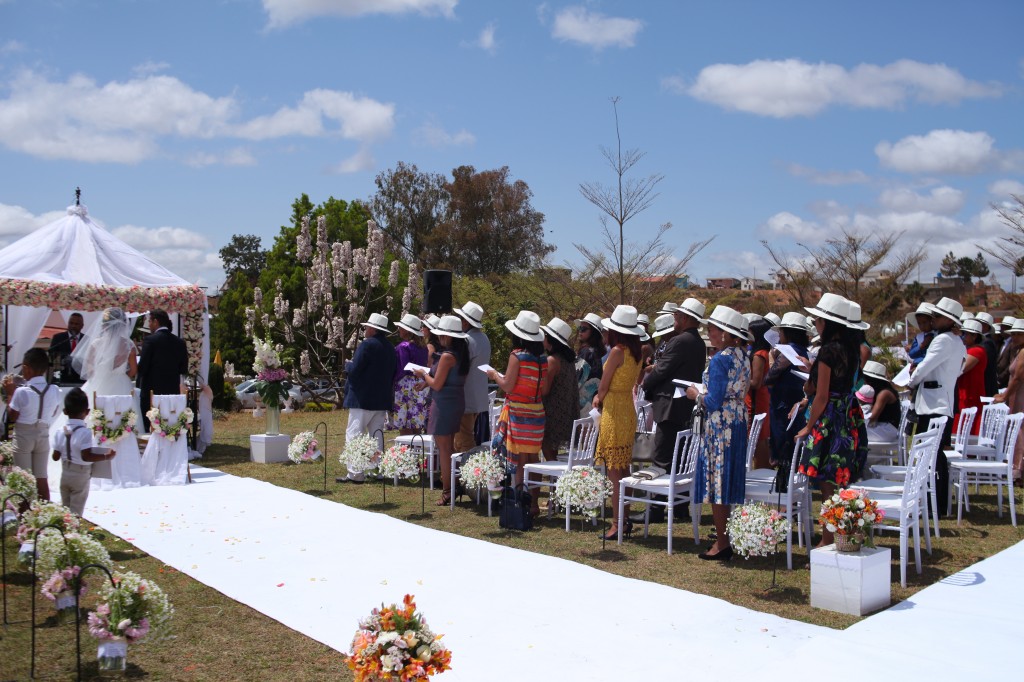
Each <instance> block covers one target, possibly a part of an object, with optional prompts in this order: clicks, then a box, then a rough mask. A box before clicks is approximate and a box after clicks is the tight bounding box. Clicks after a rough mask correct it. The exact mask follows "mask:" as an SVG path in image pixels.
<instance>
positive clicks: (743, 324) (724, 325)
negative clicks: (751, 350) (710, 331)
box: [708, 305, 753, 341]
mask: <svg viewBox="0 0 1024 682" xmlns="http://www.w3.org/2000/svg"><path fill="white" fill-rule="evenodd" d="M708 324H713V325H715V326H716V327H718V328H719V329H721V330H722V331H724V332H729V333H730V334H732V335H733V336H736V337H738V338H741V339H746V340H747V341H752V340H753V339H752V337H751V336H750V332H749V331H748V329H747V318H745V317H743V315H741V314H739V313H738V312H736V311H735V310H733V309H732V308H730V307H729V306H726V305H719V306H715V309H714V310H712V311H711V316H710V317H708Z"/></svg>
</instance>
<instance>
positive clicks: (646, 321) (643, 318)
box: [636, 313, 651, 327]
mask: <svg viewBox="0 0 1024 682" xmlns="http://www.w3.org/2000/svg"><path fill="white" fill-rule="evenodd" d="M636 323H637V324H639V325H644V326H647V327H650V326H651V318H650V317H648V315H647V314H646V313H640V314H639V315H637V316H636Z"/></svg>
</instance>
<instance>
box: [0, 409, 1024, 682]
mask: <svg viewBox="0 0 1024 682" xmlns="http://www.w3.org/2000/svg"><path fill="white" fill-rule="evenodd" d="M321 421H324V422H326V424H327V432H328V439H327V445H326V451H327V465H328V467H327V468H328V472H327V473H328V478H327V481H328V483H327V492H326V493H325V492H324V489H323V488H324V477H323V472H324V469H323V465H322V463H315V464H306V465H301V466H299V465H294V464H291V463H286V464H255V463H252V462H250V461H249V434H250V433H252V432H254V431H260V430H262V424H263V422H262V421H261V420H259V419H253V417H252V416H251V415H250V414H248V413H242V414H234V415H229V416H228V417H227V418H226V419H224V420H218V421H217V422H215V430H216V436H215V444H214V445H212V446H211V447H210V448H209V449H208V450H207V453H206V456H205V457H204V459H203V460H202V464H203V465H204V466H208V467H213V468H217V469H220V470H222V471H225V472H227V473H230V474H233V475H236V476H246V477H250V478H256V479H259V480H263V481H267V482H270V483H273V484H275V485H279V486H282V487H286V488H291V489H293V490H298V491H302V492H305V493H307V494H312V495H317V496H318V497H322V498H324V499H329V500H334V501H337V502H341V503H344V504H347V505H349V506H352V507H356V508H360V509H366V510H368V511H374V512H380V513H385V514H388V515H390V516H393V517H395V518H399V519H403V520H406V521H408V522H410V523H416V524H419V525H422V526H425V527H428V528H435V529H438V530H443V531H447V532H451V533H457V534H460V535H464V536H467V537H473V538H477V539H479V540H482V541H485V542H494V543H498V544H502V545H507V546H510V547H515V548H519V549H523V550H527V551H532V552H540V553H542V554H548V555H551V556H557V557H562V558H564V559H568V560H571V561H576V562H579V563H582V564H586V565H589V566H593V567H595V568H598V569H600V570H604V571H608V572H610V573H615V574H618V575H623V576H626V577H631V578H637V579H641V580H649V581H654V582H658V583H662V584H664V585H669V586H672V587H678V588H680V589H685V590H689V591H692V592H698V593H702V594H707V595H709V596H712V597H717V598H720V599H724V600H726V601H728V602H731V603H733V604H738V605H741V606H745V607H748V608H751V609H756V610H758V611H764V612H768V613H774V614H777V615H779V616H783V617H786V618H792V619H795V620H801V621H805V622H809V623H815V624H818V625H824V626H828V627H833V628H845V627H847V626H849V625H850V624H852V623H854V622H856V621H857V620H858V619H857V618H854V617H851V616H845V615H842V614H836V613H832V612H828V611H821V610H818V609H812V608H811V607H810V606H809V600H810V596H809V586H810V574H809V572H808V558H807V550H806V548H804V549H797V548H794V570H793V571H787V570H785V554H784V553H783V554H782V555H780V556H779V557H778V572H777V585H778V587H777V588H776V589H768V588H769V586H770V585H771V580H772V559H767V558H759V559H751V560H749V561H744V560H742V559H734V560H733V561H732V562H731V563H730V564H727V565H720V564H717V563H711V562H703V561H700V560H698V559H697V553H698V552H699V551H700V550H701V549H702V547H698V546H696V545H694V543H693V539H692V537H691V536H690V526H689V524H684V523H680V524H678V525H677V527H676V532H675V541H674V550H675V554H673V555H672V556H668V555H667V554H666V552H665V540H666V538H665V524H656V525H652V527H651V534H650V537H649V538H648V539H646V540H645V539H643V538H642V537H637V535H638V534H640V535H642V533H638V532H635V533H634V539H633V540H631V541H628V542H625V543H624V544H623V545H621V546H619V545H616V544H615V543H613V542H609V543H607V545H606V546H604V547H602V543H601V540H600V538H599V537H598V533H597V529H595V528H593V527H592V526H590V525H589V524H587V525H586V526H584V527H583V529H582V530H581V521H580V519H579V517H574V518H573V526H572V532H571V533H566V532H565V531H564V519H563V517H559V516H557V515H556V516H555V517H554V518H553V519H550V520H549V519H547V518H546V517H542V518H541V519H540V521H539V523H538V524H537V527H536V528H534V530H532V531H529V532H526V533H508V532H506V531H503V530H501V529H500V528H499V527H498V521H497V518H496V517H488V516H487V512H486V505H485V504H484V505H480V506H477V505H476V504H475V502H473V501H471V500H470V499H469V498H463V500H462V501H461V502H459V503H458V504H457V505H456V509H455V510H454V511H450V510H449V508H448V507H437V506H435V504H434V503H435V502H436V501H437V499H438V497H439V496H440V491H439V490H435V491H433V492H431V491H427V495H426V505H425V513H424V512H421V490H420V488H419V487H415V486H412V485H409V484H407V483H402V484H401V485H399V486H398V487H392V486H391V484H390V482H389V483H388V484H387V488H386V491H385V490H384V489H383V487H382V486H381V485H380V484H363V485H354V484H338V483H335V481H334V478H335V477H336V476H340V475H343V474H344V467H343V466H342V465H341V464H339V463H338V458H337V456H338V454H339V453H340V451H341V448H342V446H343V443H344V430H345V413H344V412H330V413H323V414H313V413H293V414H285V415H282V417H281V422H282V423H281V426H282V431H283V432H285V433H288V434H291V435H294V434H295V433H298V432H299V431H301V430H305V429H312V428H314V426H315V425H317V424H318V423H319V422H321ZM322 428H323V427H321V429H322ZM385 492H386V502H385V501H384V494H385ZM971 503H972V505H971V513H970V514H969V515H968V516H967V517H966V518H965V519H964V522H963V525H962V526H959V527H958V526H957V525H956V521H955V519H954V520H952V521H947V520H943V522H942V537H941V538H940V539H938V540H934V539H933V553H932V555H931V556H928V555H927V554H924V557H923V564H924V573H923V574H922V575H920V576H919V575H917V573H916V572H915V570H914V568H913V563H912V561H911V564H910V566H909V569H908V585H907V588H906V589H903V588H901V587H900V585H899V559H898V549H897V545H896V539H895V537H894V536H891V535H889V536H885V537H883V538H882V539H881V541H880V544H881V545H882V546H885V547H890V548H892V549H893V563H892V577H893V581H894V582H893V599H894V600H896V601H899V600H903V599H906V598H908V597H910V596H911V595H913V594H914V593H915V592H917V591H918V590H920V589H922V588H924V587H927V586H928V585H931V584H933V583H935V582H937V581H939V580H941V579H942V578H944V577H945V576H948V575H950V574H953V573H956V572H957V571H959V570H961V569H963V568H966V567H967V566H970V565H971V564H974V563H976V562H977V561H979V560H981V559H983V558H985V557H988V556H991V555H992V554H995V553H996V552H998V551H1000V550H1001V549H1004V548H1006V547H1008V546H1010V545H1012V544H1014V543H1016V542H1018V541H1019V540H1021V539H1022V537H1024V528H1022V529H1020V530H1018V529H1015V528H1013V527H1012V526H1011V525H1010V522H1009V518H1008V515H1007V514H1005V512H1004V517H1003V518H1002V519H999V518H997V517H996V514H995V495H994V492H993V491H992V490H987V489H985V488H983V489H982V492H981V494H980V495H972V497H971ZM542 504H543V500H542ZM1020 505H1021V494H1020V491H1018V506H1020ZM710 524H711V520H710V510H709V509H705V516H704V518H703V519H702V522H701V532H702V534H706V533H707V532H708V531H709V530H710V527H711V526H710ZM100 532H101V533H102V531H100ZM103 535H104V536H105V540H104V541H105V542H106V544H107V546H108V548H109V549H110V550H111V551H112V554H113V556H114V558H115V561H116V562H117V563H118V564H119V565H121V566H124V567H125V568H127V569H129V570H133V571H136V572H138V573H140V574H142V575H143V576H146V577H148V578H152V579H155V580H157V581H158V582H159V583H160V584H161V586H162V587H163V588H164V589H165V591H167V592H168V594H169V595H170V597H171V600H172V601H173V602H174V605H175V609H176V616H175V625H174V639H173V640H171V641H168V642H164V643H161V644H151V645H147V644H145V643H143V644H141V645H138V646H133V647H132V648H131V650H130V652H129V668H130V669H129V677H133V678H143V677H145V678H147V679H151V680H288V681H290V682H291V681H296V682H297V681H302V680H328V679H330V680H336V679H341V680H346V679H351V676H350V675H349V673H348V671H347V669H345V668H344V664H343V661H342V657H341V654H339V653H338V652H336V651H333V650H331V649H330V648H328V647H326V646H324V645H322V644H320V643H318V642H315V641H313V640H311V639H309V638H307V637H304V636H302V635H299V634H297V633H295V632H294V631H292V630H290V629H289V628H286V627H285V626H283V625H281V624H280V623H278V622H276V621H274V620H272V619H270V618H267V617H265V616H262V615H261V614H259V613H257V612H255V611H253V610H252V609H250V608H248V607H246V606H244V605H241V604H239V603H237V602H235V601H233V600H231V599H228V598H227V597H225V596H224V595H222V594H220V593H219V592H217V591H215V590H213V589H212V588H209V587H207V586H205V585H203V584H201V583H199V582H197V581H195V580H192V579H191V578H188V577H187V576H185V575H183V574H181V573H179V572H177V571H175V570H174V569H172V568H170V567H167V566H164V565H163V564H162V563H161V562H160V561H159V560H157V559H155V558H153V557H151V556H148V555H146V554H144V553H143V552H140V551H139V550H137V549H136V548H134V547H132V546H131V545H130V544H129V543H126V542H124V541H122V540H120V539H118V538H116V537H113V536H111V535H109V534H106V533H103ZM13 545H14V543H13V542H11V543H9V544H8V552H7V559H8V572H7V574H6V575H5V576H4V589H5V590H6V591H7V594H8V599H9V614H10V619H11V620H12V621H14V623H15V624H13V625H10V626H8V627H6V628H4V629H3V630H2V631H0V680H6V679H27V677H28V664H29V641H30V630H29V628H28V625H27V620H28V616H29V609H28V604H29V599H30V596H31V593H30V590H29V587H28V579H29V576H28V574H27V573H25V572H24V571H18V570H16V569H15V568H14V567H13V560H14V556H15V553H16V551H17V548H16V547H15V546H13ZM372 606H373V605H372V604H367V610H369V608H370V607H372ZM37 612H38V614H39V618H40V620H41V621H42V622H43V624H42V627H40V628H38V629H37V639H38V651H39V657H38V659H37V671H36V674H37V677H40V678H43V679H53V680H70V679H73V678H74V663H75V661H74V655H75V648H74V630H73V628H72V627H70V626H60V627H58V626H56V624H55V622H54V621H53V619H52V618H50V614H52V607H51V605H50V603H49V602H47V601H45V600H43V599H41V598H40V599H38V600H37ZM339 627H342V628H349V627H351V628H352V630H353V631H354V630H355V627H356V624H355V623H349V624H345V623H339ZM82 650H83V662H86V663H87V664H88V665H87V666H86V669H85V670H86V673H87V674H86V679H90V676H91V675H92V674H94V673H95V662H94V661H95V641H94V640H92V638H90V637H89V636H88V634H87V632H86V631H85V630H84V629H83V637H82ZM456 654H457V652H456Z"/></svg>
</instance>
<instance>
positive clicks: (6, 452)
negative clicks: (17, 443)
mask: <svg viewBox="0 0 1024 682" xmlns="http://www.w3.org/2000/svg"><path fill="white" fill-rule="evenodd" d="M12 466H14V441H13V440H3V441H0V473H4V472H6V471H7V470H8V469H10V468H11V467H12Z"/></svg>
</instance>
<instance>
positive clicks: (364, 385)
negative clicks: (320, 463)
mask: <svg viewBox="0 0 1024 682" xmlns="http://www.w3.org/2000/svg"><path fill="white" fill-rule="evenodd" d="M388 331H389V330H388V318H387V317H385V316H384V315H381V314H379V313H372V314H371V315H370V320H369V321H368V322H364V323H363V341H362V343H360V344H359V347H358V348H356V354H355V357H353V358H352V361H351V362H350V363H349V367H348V377H347V380H346V382H345V402H344V404H343V406H344V407H345V408H346V409H348V427H347V428H346V429H345V438H346V439H352V438H355V437H356V436H358V435H360V434H363V433H366V434H370V435H372V434H373V433H374V432H375V431H376V430H377V429H383V428H384V422H385V419H386V418H387V414H388V412H389V411H390V410H391V409H392V406H393V404H394V400H395V396H394V379H395V370H396V366H397V365H398V355H397V354H396V353H395V347H394V346H393V345H391V342H390V341H389V340H388V338H387V336H386V335H387V334H388ZM363 478H364V475H363V474H362V473H358V474H352V473H350V474H348V475H347V476H346V477H345V478H344V479H338V480H339V481H340V480H348V481H353V482H356V483H361V482H362V481H363Z"/></svg>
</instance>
